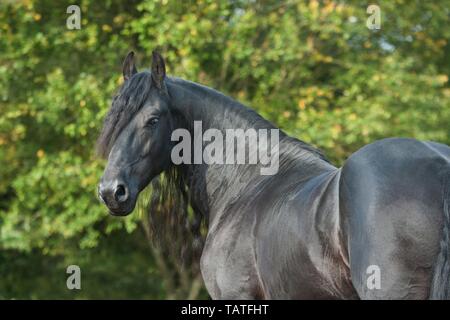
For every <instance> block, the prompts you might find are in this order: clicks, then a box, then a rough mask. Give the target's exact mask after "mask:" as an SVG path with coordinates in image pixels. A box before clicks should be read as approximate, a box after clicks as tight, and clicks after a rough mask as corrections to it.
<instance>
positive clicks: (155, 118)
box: [145, 117, 159, 127]
mask: <svg viewBox="0 0 450 320" xmlns="http://www.w3.org/2000/svg"><path fill="white" fill-rule="evenodd" d="M158 121H159V118H157V117H154V118H151V119H150V120H148V121H147V123H146V124H145V125H146V126H149V127H151V126H154V125H155V124H157V123H158Z"/></svg>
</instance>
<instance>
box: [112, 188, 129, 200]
mask: <svg viewBox="0 0 450 320" xmlns="http://www.w3.org/2000/svg"><path fill="white" fill-rule="evenodd" d="M114 199H115V200H116V201H117V202H125V201H127V199H128V193H127V189H126V188H125V187H124V186H123V185H121V184H119V185H118V186H117V188H116V191H115V192H114Z"/></svg>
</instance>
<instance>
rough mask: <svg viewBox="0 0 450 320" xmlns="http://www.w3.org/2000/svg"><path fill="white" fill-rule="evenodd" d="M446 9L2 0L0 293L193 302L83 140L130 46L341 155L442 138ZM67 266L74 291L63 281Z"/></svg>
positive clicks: (447, 65) (449, 90) (189, 288)
mask: <svg viewBox="0 0 450 320" xmlns="http://www.w3.org/2000/svg"><path fill="white" fill-rule="evenodd" d="M74 2H76V3H74ZM72 4H77V5H79V7H80V9H81V29H80V30H69V29H67V27H66V20H67V18H68V17H69V16H70V14H67V13H66V10H67V7H68V6H69V5H72ZM370 4H377V5H378V6H379V7H380V10H381V25H380V27H381V28H380V29H379V30H369V28H368V27H367V26H366V21H367V19H368V18H369V16H370V14H368V13H367V12H366V10H367V7H368V6H369V5H370ZM449 18H450V1H448V0H439V1H419V0H416V1H404V0H389V1H377V2H376V3H371V2H367V3H366V2H365V1H360V0H358V1H331V0H330V1H327V0H324V1H284V2H283V1H275V0H273V1H269V0H266V1H238V0H236V1H233V0H220V1H208V0H190V1H151V0H127V1H118V0H107V1H94V0H80V1H53V0H48V1H47V0H36V1H31V0H28V1H25V0H24V1H11V0H10V1H2V2H1V4H0V298H2V299H13V298H14V299H49V298H61V299H74V298H77V299H89V298H99V299H110V298H122V299H127V298H137V299H173V298H191V299H195V298H207V297H208V295H207V293H206V291H205V290H204V288H203V283H202V281H201V277H200V276H199V274H198V271H197V269H196V268H193V267H192V268H191V266H189V265H182V264H180V263H179V261H178V260H177V258H176V257H175V255H174V256H173V257H172V256H171V255H170V254H169V255H167V254H161V251H160V250H158V247H157V246H152V245H151V243H150V237H149V235H148V231H147V229H148V226H147V224H146V222H145V219H142V216H143V215H142V214H140V213H139V209H138V210H135V211H136V212H135V213H134V214H132V215H131V216H128V217H126V218H114V217H111V216H109V215H108V213H107V211H106V209H105V207H104V206H103V205H101V204H100V203H99V201H98V200H97V197H96V184H97V181H98V179H99V177H100V175H101V173H102V170H103V166H104V164H105V163H104V161H103V160H101V159H99V158H98V157H97V156H96V154H95V151H94V144H95V140H96V138H97V135H98V134H99V130H100V127H101V125H102V119H103V117H104V116H105V113H106V112H107V110H108V108H109V105H110V101H111V97H112V95H113V93H114V92H115V90H116V89H117V88H118V86H119V85H120V83H121V81H122V75H121V64H122V61H123V59H124V57H125V55H126V53H127V52H128V51H129V50H131V49H133V50H134V51H135V52H136V53H137V59H138V68H140V69H141V70H142V69H144V68H148V67H149V66H150V62H151V61H150V57H151V51H152V49H154V48H156V47H159V48H160V50H161V52H162V54H163V55H164V57H165V58H166V64H167V69H168V73H169V74H172V75H176V76H178V77H182V78H185V79H189V80H192V81H196V82H200V83H202V84H205V85H208V86H211V87H214V88H216V89H218V90H220V91H223V92H224V93H225V94H227V95H230V96H232V97H234V98H236V99H238V100H239V101H241V102H243V103H245V104H247V105H249V106H251V107H253V108H255V109H256V110H257V111H258V112H260V113H261V114H262V115H263V116H265V117H266V118H268V119H269V120H271V121H273V122H274V123H275V124H277V125H278V126H279V127H281V128H282V129H283V130H285V131H287V132H288V133H290V134H292V135H294V136H296V137H298V138H300V139H302V140H304V141H306V142H308V143H311V144H312V145H314V146H316V147H319V148H321V149H322V150H323V151H324V152H325V154H326V155H327V156H328V158H329V159H330V160H331V161H332V162H333V163H335V164H336V165H341V164H342V163H343V161H344V160H345V158H346V157H347V156H348V155H349V154H351V153H352V152H354V151H356V150H357V149H358V148H360V147H361V146H363V145H365V144H367V143H370V142H372V141H374V140H376V139H381V138H384V137H391V136H402V137H415V138H418V139H429V140H435V141H438V142H441V143H446V144H450V87H449V81H448V77H449V73H450V45H449V41H450V24H449V21H450V19H449ZM71 264H76V265H79V266H80V268H81V275H82V278H81V279H82V280H81V286H82V289H81V290H68V289H67V287H66V279H67V276H68V275H67V274H66V268H67V266H68V265H71Z"/></svg>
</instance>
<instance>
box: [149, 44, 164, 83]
mask: <svg viewBox="0 0 450 320" xmlns="http://www.w3.org/2000/svg"><path fill="white" fill-rule="evenodd" d="M165 77H166V65H165V63H164V59H163V57H162V56H161V55H160V54H159V53H158V52H157V51H155V50H154V51H153V52H152V80H153V83H154V84H155V85H156V86H157V87H158V89H164V78H165Z"/></svg>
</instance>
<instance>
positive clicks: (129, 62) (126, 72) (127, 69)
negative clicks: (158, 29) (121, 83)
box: [122, 51, 137, 81]
mask: <svg viewBox="0 0 450 320" xmlns="http://www.w3.org/2000/svg"><path fill="white" fill-rule="evenodd" d="M122 73H123V79H124V80H125V81H127V80H128V79H130V78H131V77H132V76H133V75H134V74H136V73H137V69H136V65H135V64H134V52H133V51H130V52H128V54H127V56H126V57H125V60H124V61H123V67H122Z"/></svg>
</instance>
